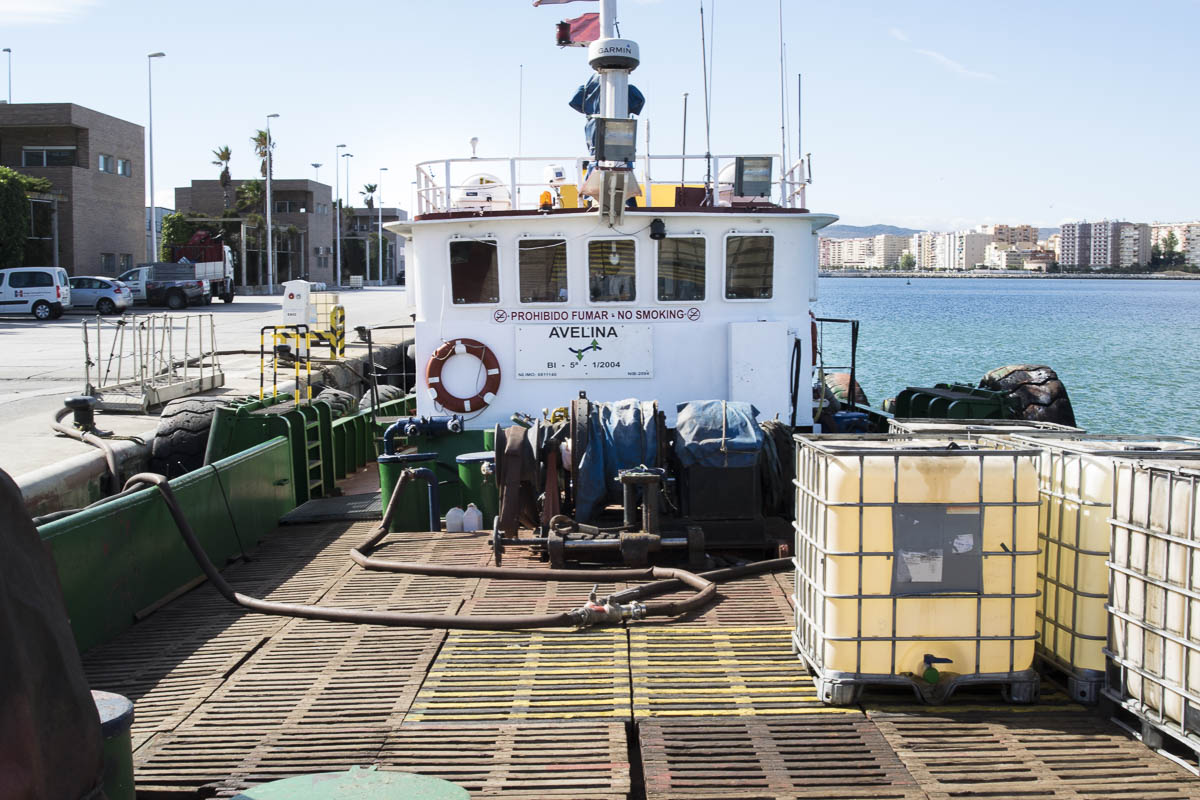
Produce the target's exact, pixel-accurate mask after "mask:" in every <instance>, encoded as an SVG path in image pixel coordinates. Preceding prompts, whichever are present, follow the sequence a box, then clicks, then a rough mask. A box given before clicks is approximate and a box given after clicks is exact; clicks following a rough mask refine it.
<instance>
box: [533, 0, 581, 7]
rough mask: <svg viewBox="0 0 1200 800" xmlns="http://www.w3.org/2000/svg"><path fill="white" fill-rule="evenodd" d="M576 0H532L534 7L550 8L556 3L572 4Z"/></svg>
mask: <svg viewBox="0 0 1200 800" xmlns="http://www.w3.org/2000/svg"><path fill="white" fill-rule="evenodd" d="M574 2H576V0H533V4H534V5H535V6H552V5H557V4H558V3H574Z"/></svg>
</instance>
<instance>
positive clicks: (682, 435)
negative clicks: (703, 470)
mask: <svg viewBox="0 0 1200 800" xmlns="http://www.w3.org/2000/svg"><path fill="white" fill-rule="evenodd" d="M677 409H678V412H679V414H678V416H677V417H676V418H675V455H676V456H678V457H679V462H680V463H681V464H682V465H683V466H684V468H685V469H686V468H687V467H691V466H701V467H752V466H754V462H755V461H756V460H757V459H758V454H759V451H760V450H762V446H763V432H762V429H761V428H759V427H758V422H757V421H756V418H757V417H758V409H757V408H755V407H754V406H753V405H751V404H750V403H745V402H737V401H733V400H692V401H690V402H687V403H680V404H679V405H678V407H677Z"/></svg>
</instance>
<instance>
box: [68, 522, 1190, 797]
mask: <svg viewBox="0 0 1200 800" xmlns="http://www.w3.org/2000/svg"><path fill="white" fill-rule="evenodd" d="M369 529H370V525H369V524H366V523H358V524H349V523H345V522H342V523H328V524H313V525H297V526H288V527H286V528H282V529H280V531H279V532H278V533H277V534H276V535H275V536H273V537H271V538H269V539H267V540H266V541H265V542H264V543H263V544H262V545H261V546H259V547H258V548H257V549H255V550H253V551H252V552H251V560H249V561H245V562H239V563H236V564H234V565H232V566H230V567H229V568H227V569H226V571H225V574H226V575H227V576H228V578H229V580H230V582H231V583H232V584H233V585H234V586H235V587H236V588H238V589H239V590H240V591H243V592H245V593H247V594H253V595H256V596H263V597H270V598H272V599H277V600H283V601H288V602H299V603H322V604H328V605H337V606H347V607H355V608H371V609H394V610H404V611H425V612H434V613H447V614H465V613H473V614H509V613H514V612H518V613H525V612H533V613H545V612H552V611H561V610H566V609H569V608H572V607H576V606H578V605H579V604H580V603H581V602H582V601H583V600H584V599H585V598H586V596H587V593H588V591H589V590H591V588H592V587H591V585H590V584H582V583H568V582H555V583H537V582H527V581H519V582H514V581H498V580H493V579H466V580H457V579H450V578H437V577H429V576H409V575H400V574H396V573H380V572H367V571H364V570H361V569H359V568H358V567H356V566H353V565H352V563H351V562H350V561H349V559H348V557H347V555H348V552H349V550H350V548H351V547H353V546H354V545H355V544H357V543H358V542H359V541H361V540H362V539H363V538H365V536H366V534H367V531H368V530H369ZM485 538H486V537H485V536H484V535H482V534H478V533H468V534H441V533H404V534H393V535H392V536H390V537H389V538H388V539H387V540H386V541H385V543H384V545H383V547H382V548H381V549H380V553H379V555H380V556H382V557H384V558H389V559H395V560H410V561H432V562H435V563H445V564H460V565H484V564H488V563H490V561H491V558H490V550H489V548H488V547H487V545H486V541H485ZM505 565H506V566H543V564H542V563H541V562H540V561H538V559H537V557H536V556H534V555H532V554H528V553H519V552H515V551H514V552H511V553H508V554H506V557H505ZM790 584H791V575H790V574H786V573H785V574H779V575H770V576H761V577H759V578H752V579H747V580H744V581H739V582H737V583H733V584H728V585H725V586H722V587H721V590H720V591H721V595H722V596H721V599H720V601H719V603H717V604H716V605H714V606H712V607H711V608H710V609H709V610H707V611H706V612H705V613H703V614H696V615H692V616H690V617H689V618H687V619H684V620H677V621H671V622H667V621H658V620H653V619H652V620H647V621H642V622H637V623H633V624H631V625H630V626H629V627H628V628H627V629H626V628H610V629H600V630H589V631H568V630H553V631H530V632H513V633H487V632H474V631H471V632H464V631H457V632H449V633H447V632H443V631H425V630H413V629H399V628H381V627H375V626H353V625H343V624H335V623H327V622H317V621H311V620H298V619H284V618H273V617H265V616H259V615H253V614H246V613H243V612H241V611H240V610H239V609H236V608H234V607H232V606H230V605H228V604H227V603H226V602H225V601H224V600H222V599H221V598H220V597H219V596H218V595H217V594H216V593H215V592H214V591H213V590H212V589H211V587H207V586H201V587H200V588H198V589H196V590H193V591H192V592H189V593H188V594H186V595H184V596H183V597H181V598H179V599H177V600H175V601H174V602H172V603H170V604H168V605H167V606H165V607H164V608H163V609H161V610H159V611H158V612H157V613H155V614H154V615H152V616H151V617H149V618H148V619H146V620H144V621H142V622H140V623H138V624H137V625H135V626H134V627H133V628H132V629H131V630H130V631H128V632H127V633H126V634H124V635H122V636H121V637H118V638H117V639H116V640H114V641H113V642H112V643H110V644H108V645H105V646H103V647H99V648H95V649H94V650H92V651H90V652H89V653H88V654H87V656H86V659H85V662H86V669H87V671H88V676H89V679H90V680H91V681H92V682H93V685H96V686H97V687H98V688H106V689H111V690H114V691H119V692H122V693H124V694H126V695H128V696H130V697H131V698H132V699H134V700H135V701H136V703H137V705H136V718H135V723H134V744H135V748H136V752H135V767H136V777H137V782H138V788H139V792H140V793H144V794H145V795H146V796H148V797H152V796H175V797H213V796H222V797H230V796H233V795H235V794H236V793H237V792H238V791H239V790H240V789H243V788H246V787H248V786H252V785H256V784H258V783H261V782H264V781H269V780H273V779H276V778H281V777H285V776H289V775H294V774H300V773H312V772H320V771H329V770H335V769H343V768H346V767H349V766H352V765H372V764H374V765H378V766H380V767H381V768H384V769H387V768H393V769H401V770H408V771H417V772H422V773H425V774H431V775H437V776H440V777H443V778H446V779H448V780H452V781H455V782H457V783H460V784H461V785H463V786H465V787H467V788H468V789H469V790H470V791H471V792H472V796H473V797H507V798H518V799H522V798H524V799H527V800H534V799H535V798H554V797H564V798H565V797H579V798H626V797H630V796H632V797H639V796H641V795H640V792H641V786H640V784H641V779H642V777H643V776H644V779H645V796H646V797H647V798H648V800H649V799H650V798H667V797H678V798H682V799H683V800H700V798H709V797H711V798H716V797H732V798H741V799H742V800H746V799H747V798H755V797H763V798H766V797H784V798H786V797H795V798H810V797H830V798H849V797H861V798H874V799H875V800H883V799H886V798H893V799H894V800H909V798H912V799H913V800H916V799H917V798H938V800H941V799H942V798H955V797H975V798H979V797H983V798H987V797H992V798H1000V797H1024V796H1037V797H1052V798H1067V797H1072V798H1084V799H1085V800H1109V799H1110V798H1111V799H1114V800H1115V798H1121V800H1154V799H1155V798H1163V799H1164V800H1165V798H1178V797H1200V782H1197V781H1196V780H1195V779H1194V778H1192V777H1191V776H1190V775H1188V774H1187V773H1186V772H1184V771H1182V770H1181V769H1180V768H1178V767H1177V766H1175V765H1173V764H1171V763H1170V762H1168V761H1167V760H1165V759H1163V758H1161V757H1158V756H1156V755H1154V754H1153V753H1151V752H1150V751H1149V750H1147V749H1146V748H1144V747H1143V746H1142V745H1140V744H1139V743H1137V742H1135V741H1132V740H1130V739H1128V738H1126V737H1124V736H1123V734H1121V733H1120V732H1119V731H1117V730H1116V729H1115V728H1113V727H1112V726H1110V725H1108V724H1106V723H1103V722H1101V721H1099V720H1098V719H1097V718H1096V717H1095V716H1093V715H1091V714H1089V713H1086V712H1085V711H1084V709H1082V708H1081V707H1080V706H1077V705H1075V704H1072V703H1070V702H1069V700H1068V699H1067V698H1066V697H1065V696H1063V695H1062V694H1061V693H1057V694H1056V693H1049V694H1047V695H1046V696H1044V697H1043V699H1042V701H1041V703H1040V705H1038V706H1034V707H1024V708H1020V709H1012V708H1010V707H1006V706H1004V705H1003V704H1002V703H1001V702H1000V701H999V697H998V695H996V693H994V692H992V693H989V692H988V691H986V690H973V691H971V692H965V691H964V692H963V693H960V694H957V695H956V696H955V697H954V698H953V700H952V702H951V703H950V704H949V705H947V706H942V707H931V706H920V705H917V704H916V703H914V702H913V698H912V696H911V695H910V694H907V693H904V692H900V693H895V694H890V695H889V694H883V695H878V696H876V695H874V694H869V695H868V697H867V703H866V706H865V708H866V714H865V715H864V713H863V709H862V708H857V707H852V708H848V709H832V708H826V707H824V706H822V705H820V704H819V703H817V702H816V697H815V693H814V692H813V687H812V683H811V681H810V680H809V677H808V675H807V673H806V671H805V670H804V668H803V666H802V664H801V662H800V660H799V659H798V658H797V657H796V656H795V655H793V653H792V649H791V641H790V631H791V624H790V623H791V606H790V604H789V595H790V591H791V590H790ZM624 586H625V585H624V584H619V583H614V584H609V585H604V586H600V587H598V591H599V592H600V593H601V594H607V593H609V592H611V591H613V590H617V589H620V588H624ZM679 596H682V594H681V595H679ZM631 678H632V680H631ZM1064 712H1071V713H1064ZM1080 712H1082V713H1080ZM631 720H632V721H635V722H636V728H634V727H633V726H632V725H631ZM631 730H633V731H636V734H637V736H636V738H635V739H634V740H633V741H632V742H627V732H628V731H631ZM630 746H632V747H633V748H634V750H635V752H636V754H637V755H639V756H640V759H641V762H642V771H641V773H640V774H634V775H633V782H632V783H631V772H634V767H633V766H632V765H631V764H630V763H629V751H628V749H627V748H628V747H630Z"/></svg>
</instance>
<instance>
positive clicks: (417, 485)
mask: <svg viewBox="0 0 1200 800" xmlns="http://www.w3.org/2000/svg"><path fill="white" fill-rule="evenodd" d="M376 460H377V461H378V462H379V488H380V490H381V491H382V492H383V508H384V510H385V511H386V510H387V507H388V503H389V502H391V499H392V490H393V489H395V488H396V483H397V482H399V480H400V473H402V472H404V470H406V469H417V468H419V467H425V468H426V469H429V470H431V471H434V470H436V469H437V453H398V454H394V455H382V456H379V458H378V459H376ZM398 502H399V504H400V505H399V506H398V507H397V509H396V514H395V516H393V517H392V524H391V527H390V528H388V530H390V531H392V532H399V531H424V530H428V529H429V494H428V490H427V489H426V486H425V482H424V481H409V483H408V485H407V486H405V487H404V495H403V496H402V497H401V498H400V500H399V501H398Z"/></svg>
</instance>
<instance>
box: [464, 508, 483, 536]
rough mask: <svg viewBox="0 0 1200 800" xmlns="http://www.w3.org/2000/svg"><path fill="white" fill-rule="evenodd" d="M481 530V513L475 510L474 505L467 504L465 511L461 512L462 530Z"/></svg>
mask: <svg viewBox="0 0 1200 800" xmlns="http://www.w3.org/2000/svg"><path fill="white" fill-rule="evenodd" d="M481 528H483V512H482V511H480V510H479V509H478V508H476V507H475V504H474V503H467V510H466V511H464V512H463V518H462V529H463V530H464V531H477V530H480V529H481Z"/></svg>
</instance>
